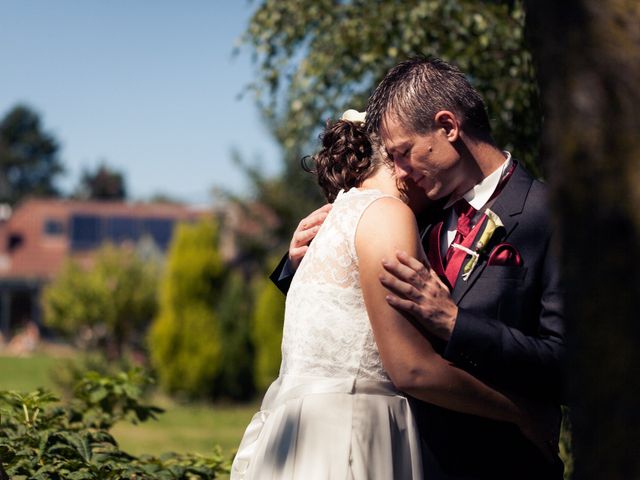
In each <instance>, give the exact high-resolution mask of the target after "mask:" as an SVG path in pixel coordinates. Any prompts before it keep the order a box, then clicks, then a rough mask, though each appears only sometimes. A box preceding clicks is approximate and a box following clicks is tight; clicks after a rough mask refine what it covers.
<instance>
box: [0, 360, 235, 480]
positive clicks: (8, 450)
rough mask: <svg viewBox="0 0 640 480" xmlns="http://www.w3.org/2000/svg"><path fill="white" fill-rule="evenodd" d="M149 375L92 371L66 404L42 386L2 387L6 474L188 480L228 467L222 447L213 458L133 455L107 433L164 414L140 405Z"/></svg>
mask: <svg viewBox="0 0 640 480" xmlns="http://www.w3.org/2000/svg"><path fill="white" fill-rule="evenodd" d="M150 381H151V380H150V379H149V377H148V376H146V375H144V374H143V373H142V372H141V371H139V370H132V371H130V372H128V373H120V374H117V375H115V376H101V375H99V374H97V373H95V372H89V373H87V374H86V375H85V377H84V378H83V379H82V380H81V381H80V382H79V383H78V385H77V387H76V389H75V394H74V398H73V399H72V400H71V402H70V403H69V404H67V405H64V406H60V405H56V402H57V398H56V397H55V396H54V395H52V394H51V393H49V392H46V391H44V390H37V391H35V392H31V393H28V394H20V393H17V392H13V391H2V392H0V412H1V420H0V422H1V424H0V480H5V479H7V480H8V479H9V478H11V479H12V480H26V479H34V480H38V479H42V480H44V479H47V480H58V479H71V480H85V479H86V480H92V479H101V480H102V479H114V480H115V479H129V480H137V479H161V480H164V479H166V480H174V479H176V480H178V479H180V480H183V479H184V480H187V479H210V478H216V477H217V476H218V475H219V474H221V473H226V472H228V463H227V462H225V461H224V460H223V458H222V456H221V454H220V452H219V450H216V451H214V452H213V453H212V455H211V456H200V455H191V454H186V455H179V454H174V453H168V454H164V455H161V456H160V457H155V456H151V455H143V456H140V457H135V456H133V455H129V454H127V453H126V452H123V451H122V450H120V449H119V448H118V444H117V442H116V440H115V439H114V438H113V436H111V434H110V433H109V430H110V429H111V427H112V426H113V425H114V424H115V423H116V422H118V421H121V420H130V421H133V422H134V423H137V422H144V421H146V420H148V419H150V418H155V417H156V415H157V414H159V413H161V412H162V410H161V409H159V408H157V407H153V406H149V405H144V404H142V403H141V393H142V390H143V388H144V387H145V386H146V385H148V384H149V383H150Z"/></svg>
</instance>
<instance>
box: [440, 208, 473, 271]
mask: <svg viewBox="0 0 640 480" xmlns="http://www.w3.org/2000/svg"><path fill="white" fill-rule="evenodd" d="M453 209H454V211H455V212H456V214H457V215H458V223H457V225H456V236H455V237H454V238H453V242H452V243H451V245H453V244H454V243H458V244H461V243H462V242H463V240H464V239H465V237H466V236H467V235H469V232H470V231H471V220H472V219H473V217H474V216H475V214H476V212H477V210H476V209H475V208H473V207H472V206H471V205H470V204H469V202H467V201H466V200H465V199H464V198H461V199H460V200H458V201H457V202H456V203H454V204H453ZM451 245H450V246H449V248H448V249H447V256H446V258H445V261H444V264H445V266H446V265H447V263H449V260H451V256H452V255H453V252H454V251H455V248H453V247H452V246H451Z"/></svg>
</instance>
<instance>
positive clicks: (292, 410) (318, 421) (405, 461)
mask: <svg viewBox="0 0 640 480" xmlns="http://www.w3.org/2000/svg"><path fill="white" fill-rule="evenodd" d="M231 479H232V480H249V479H251V480H254V479H296V480H297V479H304V480H307V479H309V480H314V479H319V480H320V479H322V480H325V479H327V480H329V479H330V480H335V479H338V480H342V479H357V480H365V479H366V480H369V479H371V480H383V479H384V480H389V479H420V480H422V460H421V453H420V438H419V434H418V429H417V427H416V422H415V419H414V417H413V414H412V412H411V408H410V406H409V402H408V400H407V399H406V397H404V396H403V395H401V394H400V393H398V391H397V390H395V388H394V387H393V385H392V384H391V383H387V382H375V381H369V380H365V381H362V380H356V379H349V378H318V377H293V376H289V375H283V376H280V377H279V378H278V379H277V380H276V381H275V382H273V384H272V385H271V386H270V387H269V390H267V393H266V395H265V397H264V400H263V402H262V407H261V410H260V411H259V412H258V413H256V414H255V415H254V417H253V418H252V420H251V422H250V423H249V426H248V427H247V429H246V431H245V433H244V436H243V438H242V441H241V443H240V447H239V448H238V453H237V454H236V457H235V458H234V461H233V465H232V468H231Z"/></svg>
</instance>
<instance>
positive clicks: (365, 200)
mask: <svg viewBox="0 0 640 480" xmlns="http://www.w3.org/2000/svg"><path fill="white" fill-rule="evenodd" d="M383 196H386V195H385V194H383V193H381V192H380V191H378V190H357V189H355V188H354V189H351V190H349V191H348V192H346V193H345V192H340V193H339V194H338V197H337V198H336V200H335V202H334V204H333V208H332V210H331V212H330V213H329V215H328V216H327V218H326V220H325V221H324V223H323V224H322V227H321V228H320V230H319V232H318V234H317V236H316V238H315V239H314V240H313V242H311V245H310V247H309V250H307V253H306V254H305V256H304V258H303V260H302V262H301V263H300V266H299V267H298V270H297V272H296V274H295V276H294V278H293V281H292V283H291V287H290V288H289V293H288V294H287V301H286V313H285V320H284V330H283V338H282V365H281V367H280V374H281V375H283V374H287V375H299V376H321V377H349V378H358V379H371V380H380V381H389V377H388V376H387V374H386V372H385V371H384V369H383V367H382V363H381V361H380V355H379V353H378V348H377V346H376V343H375V341H374V338H373V333H372V331H371V325H370V323H369V318H368V316H367V312H366V309H365V305H364V300H363V297H362V290H361V288H360V275H359V272H358V257H357V255H356V250H355V234H356V228H357V226H358V222H359V220H360V218H361V217H362V214H363V213H364V211H365V210H366V208H367V207H368V206H369V205H371V203H372V202H374V201H375V200H377V199H379V198H381V197H383Z"/></svg>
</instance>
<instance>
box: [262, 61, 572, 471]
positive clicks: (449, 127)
mask: <svg viewBox="0 0 640 480" xmlns="http://www.w3.org/2000/svg"><path fill="white" fill-rule="evenodd" d="M366 118H367V120H366V124H367V127H368V128H369V129H370V130H371V131H373V132H377V133H378V134H379V135H380V137H381V138H382V141H383V143H384V145H385V147H386V150H387V152H388V153H389V156H390V157H391V159H392V160H393V162H394V165H395V169H396V173H397V175H398V178H399V179H400V180H402V181H407V182H414V183H415V184H417V185H418V186H420V187H421V189H422V190H424V193H425V195H426V197H427V198H429V199H430V200H432V201H433V202H434V204H433V208H431V209H430V212H429V214H428V215H426V216H425V218H423V219H421V224H422V227H423V230H422V232H423V245H424V248H425V252H426V253H427V257H428V260H429V261H428V264H427V265H423V264H422V263H421V262H419V261H417V260H416V259H413V258H410V257H408V256H406V255H405V254H402V253H399V254H398V258H396V259H387V260H386V261H385V262H384V267H385V269H386V271H387V274H386V275H385V276H383V277H382V278H381V281H382V282H383V284H384V285H385V286H386V287H387V288H388V289H389V290H390V291H391V292H392V294H391V295H389V297H388V302H389V303H390V304H391V305H392V306H394V307H395V308H397V309H399V310H402V311H404V312H406V313H408V314H410V315H411V316H413V317H414V318H415V319H416V320H417V321H418V322H419V323H420V324H421V325H422V326H423V328H424V329H426V330H427V332H428V333H429V334H430V335H431V338H432V339H433V343H434V345H435V346H436V348H439V351H440V353H441V354H442V356H443V357H444V358H446V359H447V360H449V361H450V362H452V363H453V364H454V365H456V366H458V367H459V368H462V369H464V370H467V371H468V372H470V373H472V374H473V375H475V376H476V377H478V378H480V379H481V380H483V381H485V382H487V383H489V384H493V385H494V386H496V387H498V388H502V389H505V390H509V391H512V392H514V393H516V394H520V395H522V396H523V397H525V398H527V399H530V400H535V401H540V402H543V403H546V404H551V405H554V406H555V408H556V410H557V411H559V404H560V397H561V388H562V385H561V383H562V382H561V361H562V357H563V352H564V324H563V311H562V299H561V289H560V280H559V272H558V263H557V260H556V259H555V257H554V255H553V252H552V248H551V225H550V218H549V209H548V204H547V192H546V188H545V186H544V185H543V184H542V183H540V182H539V181H537V180H534V179H533V178H532V177H531V175H530V174H529V173H528V172H527V171H526V170H525V169H524V168H523V167H522V166H521V165H520V164H518V163H517V162H516V161H515V159H513V158H511V155H510V154H509V153H507V152H501V151H500V150H499V149H498V148H497V147H496V146H495V144H494V142H493V139H492V137H491V129H490V126H489V120H488V117H487V114H486V110H485V106H484V102H483V101H482V99H481V97H480V96H479V95H478V93H477V92H476V91H475V90H474V89H473V88H472V87H471V86H470V84H469V83H468V81H467V80H466V78H465V77H464V75H463V74H462V73H461V72H460V71H459V70H458V69H457V68H455V67H453V66H452V65H449V64H447V63H446V62H443V61H442V60H439V59H425V58H416V59H412V60H408V61H406V62H403V63H401V64H399V65H397V66H396V67H394V68H393V69H392V70H391V71H390V72H389V73H388V74H387V76H386V77H385V78H384V79H383V81H382V82H381V83H380V85H379V86H378V87H377V88H376V90H375V92H374V93H373V95H372V97H371V99H370V101H369V105H368V107H367V117H366ZM326 212H327V209H326V207H325V208H323V209H320V210H318V211H316V212H314V213H312V214H311V215H309V216H308V217H307V218H305V219H303V220H302V222H300V225H299V227H298V229H297V230H296V232H295V234H294V237H293V239H292V242H291V248H290V250H289V258H288V261H287V262H286V263H287V265H286V267H287V268H293V269H295V267H296V266H297V263H299V260H300V259H301V257H302V256H303V255H304V252H305V250H306V245H307V244H308V243H309V241H310V240H311V239H312V238H313V236H315V232H316V231H317V228H318V226H319V224H320V223H321V222H322V221H323V219H324V217H325V216H326ZM282 266H283V264H281V266H280V267H279V268H278V269H277V270H276V272H274V274H273V275H272V278H273V279H275V280H276V283H277V284H278V285H279V286H280V287H284V288H286V284H287V282H288V281H290V278H287V277H288V276H287V275H286V274H285V275H284V276H283V275H282V268H281V267H282ZM414 411H415V414H416V417H417V419H418V422H419V425H420V432H421V437H422V442H423V463H424V471H425V478H429V479H434V480H438V479H442V480H454V479H456V480H458V479H465V480H466V479H478V480H479V479H483V480H484V479H487V480H488V479H505V480H506V479H514V480H516V479H531V480H533V479H553V480H555V479H557V480H559V479H561V478H562V463H561V462H560V460H559V459H558V458H557V455H556V456H554V458H553V460H549V459H548V458H547V457H545V456H544V455H542V453H541V451H540V449H539V448H538V447H536V446H534V444H533V443H531V442H530V441H529V440H527V439H526V438H525V437H524V436H523V434H522V433H521V432H520V431H519V430H518V428H517V427H515V426H514V425H511V424H506V423H501V422H496V421H492V420H487V419H484V418H480V417H475V416H472V415H466V414H461V413H457V412H454V411H452V410H448V409H445V408H440V407H436V406H434V405H431V404H428V403H425V402H419V401H415V408H414ZM548 442H549V445H548V447H549V450H551V451H554V452H555V451H556V449H557V439H556V438H555V437H554V435H553V434H550V435H549V438H548Z"/></svg>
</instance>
